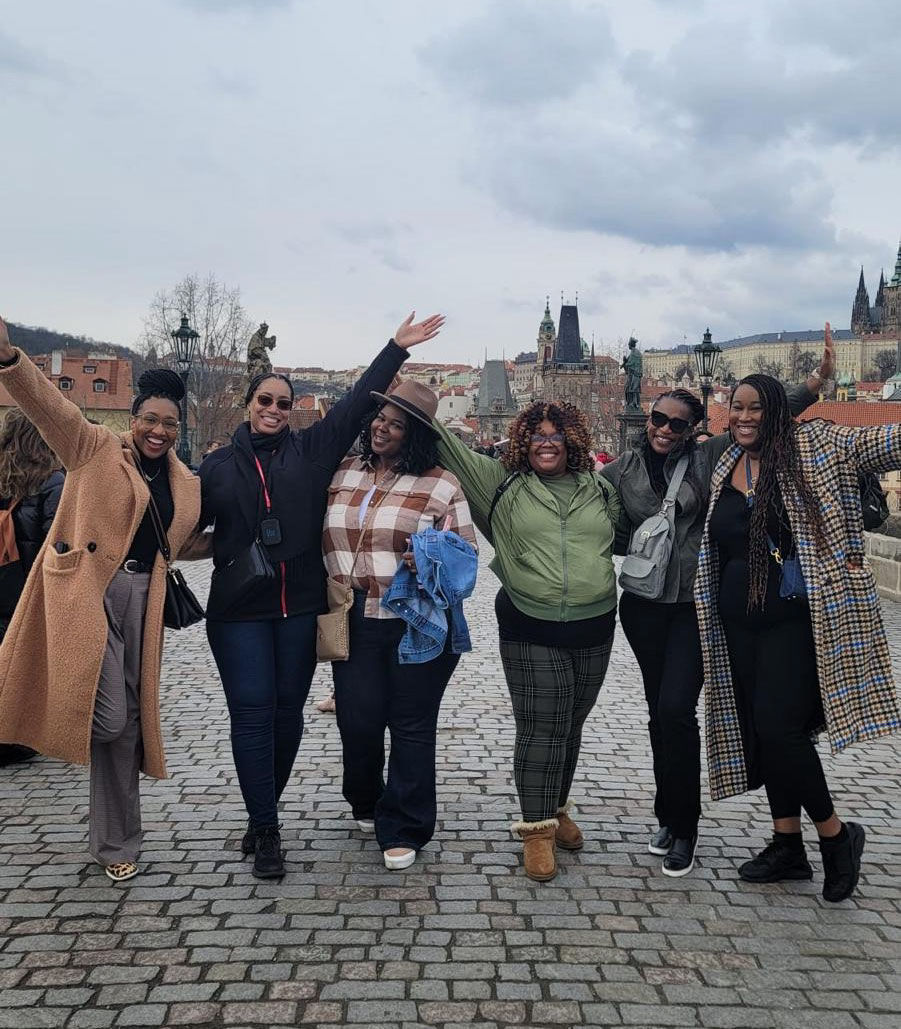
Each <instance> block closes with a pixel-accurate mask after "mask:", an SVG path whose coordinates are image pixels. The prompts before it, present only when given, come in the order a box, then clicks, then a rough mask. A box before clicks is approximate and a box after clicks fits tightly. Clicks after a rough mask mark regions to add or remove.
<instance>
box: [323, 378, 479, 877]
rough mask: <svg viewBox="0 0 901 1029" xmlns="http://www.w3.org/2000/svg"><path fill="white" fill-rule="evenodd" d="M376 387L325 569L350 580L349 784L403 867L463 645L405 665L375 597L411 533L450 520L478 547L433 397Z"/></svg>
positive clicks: (331, 530) (345, 674)
mask: <svg viewBox="0 0 901 1029" xmlns="http://www.w3.org/2000/svg"><path fill="white" fill-rule="evenodd" d="M373 397H374V398H375V399H376V400H378V401H380V404H379V407H378V409H377V410H375V411H374V412H373V413H372V414H371V415H370V416H369V417H367V418H366V419H365V420H364V427H363V431H362V433H361V435H360V448H361V456H359V457H348V458H347V459H345V460H344V461H343V462H342V463H341V465H340V466H339V468H338V471H337V472H336V473H335V477H334V478H333V479H332V484H331V486H330V487H329V502H328V508H327V510H326V515H325V524H324V527H323V537H322V544H323V553H324V555H325V564H326V570H327V571H328V574H329V575H330V576H333V577H335V578H338V579H340V580H341V581H343V582H346V583H349V584H350V585H351V586H352V587H353V590H354V605H353V607H352V609H351V612H350V623H349V624H350V648H349V649H350V657H349V659H348V660H347V661H344V662H335V663H333V664H332V674H333V675H334V680H335V707H336V714H337V716H338V729H339V731H340V733H341V745H342V748H343V755H344V781H343V787H342V788H343V793H344V796H345V798H346V800H347V801H348V803H349V804H350V806H351V810H352V812H353V816H354V818H355V819H356V820H357V824H358V826H359V827H360V829H361V830H362V831H363V832H365V833H371V832H374V833H375V834H376V837H377V839H378V842H379V846H380V847H381V849H382V851H383V854H384V860H385V866H386V867H387V868H391V869H398V868H407V867H408V866H409V865H411V864H412V863H413V862H414V861H415V860H416V854H417V851H419V850H420V849H421V848H422V847H424V846H425V845H426V844H427V843H428V842H429V840H430V839H431V838H432V835H433V833H434V831H435V819H436V814H437V811H436V799H435V738H436V735H437V727H438V711H439V708H440V706H441V699H442V697H443V696H444V690H445V688H446V686H447V684H448V682H449V680H450V677H451V675H452V674H453V671H454V669H455V668H456V667H457V662H458V661H459V660H460V655H459V654H455V653H453V651H452V649H451V633H450V632H448V635H447V645H446V646H445V649H444V652H443V653H442V654H440V655H439V656H438V657H437V658H435V659H433V660H432V661H427V662H424V663H421V664H401V663H400V661H399V660H398V653H397V648H398V644H399V643H400V641H401V638H402V636H403V635H404V632H405V631H406V628H407V623H406V622H405V621H404V620H403V619H401V618H398V617H396V616H395V615H393V614H392V613H391V612H390V611H389V610H388V609H387V608H385V607H382V606H381V603H380V602H381V599H382V597H383V596H384V595H385V593H386V592H387V590H388V587H389V586H390V585H391V581H392V579H393V578H394V573H395V572H396V571H397V568H398V565H399V564H400V562H401V561H406V563H407V564H408V566H410V567H413V557H412V554H411V553H410V551H409V542H410V537H412V536H413V535H414V534H415V533H417V532H420V531H421V530H423V529H427V528H438V529H441V530H449V529H450V530H453V531H454V532H456V533H457V534H458V535H459V536H461V537H462V538H463V539H464V540H466V541H468V542H469V543H471V544H472V545H473V547H474V546H475V545H476V536H475V529H474V528H473V524H472V518H471V516H470V513H469V505H468V504H467V503H466V499H465V497H464V496H463V491H462V490H461V488H460V483H459V482H458V481H457V479H456V477H455V476H453V475H452V474H451V473H450V472H448V471H445V470H444V469H443V468H440V467H439V466H438V454H437V449H436V436H435V433H434V431H433V430H432V428H431V418H432V416H433V415H434V414H435V411H436V409H437V406H438V398H437V397H436V396H435V394H434V393H433V392H432V391H431V390H430V389H428V388H427V387H425V386H422V385H420V384H419V383H416V382H413V381H406V382H403V383H401V384H400V385H399V386H398V387H397V388H396V389H395V390H394V391H392V393H391V394H390V395H389V396H388V397H386V396H384V395H382V394H380V393H373ZM389 398H390V399H389ZM386 727H387V728H388V730H389V732H390V733H391V755H390V758H389V760H388V776H387V781H386V780H385V778H384V777H383V772H384V767H385V728H386Z"/></svg>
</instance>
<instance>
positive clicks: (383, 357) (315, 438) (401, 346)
mask: <svg viewBox="0 0 901 1029" xmlns="http://www.w3.org/2000/svg"><path fill="white" fill-rule="evenodd" d="M415 315H416V312H415V311H414V312H412V314H410V316H409V317H408V318H407V319H406V320H405V321H404V322H403V323H402V324H401V325H400V326H399V327H398V330H397V332H396V333H395V334H394V337H393V338H392V339H391V340H389V341H388V345H387V346H386V347H384V348H383V349H382V350H381V351H380V352H379V353H378V354H376V357H375V360H374V361H373V362H372V364H371V365H370V366H369V367H368V368H367V369H366V371H365V372H363V374H362V375H361V376H360V378H359V379H358V380H357V383H356V385H355V386H354V388H353V389H352V390H351V391H350V393H349V394H348V395H347V396H346V397H342V399H341V400H339V401H338V403H337V404H335V406H334V407H333V408H332V409H331V410H330V411H329V412H328V414H326V416H325V417H324V418H323V419H322V421H320V422H315V423H314V424H313V425H312V426H311V427H310V428H309V429H305V430H304V431H303V432H302V433H301V441H302V445H303V447H304V448H305V449H306V450H307V451H308V452H310V453H311V454H315V455H317V456H320V455H321V457H322V458H323V459H324V460H325V461H326V462H327V463H332V464H335V465H336V466H337V464H338V463H339V462H340V461H341V459H342V458H343V457H344V455H345V454H346V453H347V451H348V450H350V448H351V446H352V445H353V442H354V440H355V439H356V438H357V436H358V435H359V433H360V423H361V422H362V420H363V418H364V417H365V416H366V413H367V412H368V411H369V410H370V409H371V408H372V407H373V400H372V397H371V396H370V395H369V394H370V393H371V392H372V391H373V390H375V392H377V393H384V392H386V390H387V389H388V387H389V386H390V385H391V382H392V380H393V379H394V376H395V375H397V372H398V370H399V368H400V366H401V365H402V364H403V363H404V361H406V359H407V356H408V351H409V349H410V347H415V346H416V345H417V344H419V343H424V342H425V341H426V340H430V339H434V337H435V336H437V335H438V333H439V332H440V331H441V326H442V325H443V324H444V317H443V316H442V315H439V314H433V315H432V316H431V317H430V318H426V319H425V320H424V321H421V322H416V323H414V322H413V318H414V317H415Z"/></svg>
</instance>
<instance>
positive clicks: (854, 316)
mask: <svg viewBox="0 0 901 1029" xmlns="http://www.w3.org/2000/svg"><path fill="white" fill-rule="evenodd" d="M851 331H852V332H853V333H854V335H855V336H862V335H863V334H864V333H867V332H869V331H870V294H869V293H868V292H867V285H866V283H865V282H864V280H863V268H862V267H861V269H860V281H859V282H858V283H857V293H856V295H855V297H854V306H853V307H852V308H851Z"/></svg>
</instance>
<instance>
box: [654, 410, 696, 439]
mask: <svg viewBox="0 0 901 1029" xmlns="http://www.w3.org/2000/svg"><path fill="white" fill-rule="evenodd" d="M651 425H653V426H654V428H655V429H662V428H663V427H664V426H665V425H668V426H669V427H670V430H671V431H672V432H674V433H675V434H676V435H677V436H678V435H680V434H681V433H683V432H685V430H686V429H688V428H690V427H691V422H690V421H688V420H687V419H686V418H668V417H667V416H666V415H665V414H664V413H663V412H662V411H651Z"/></svg>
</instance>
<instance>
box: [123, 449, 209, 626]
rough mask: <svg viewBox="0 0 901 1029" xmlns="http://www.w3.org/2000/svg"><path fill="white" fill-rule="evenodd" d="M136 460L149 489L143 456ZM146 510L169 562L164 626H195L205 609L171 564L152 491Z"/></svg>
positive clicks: (166, 539) (161, 551) (167, 562)
mask: <svg viewBox="0 0 901 1029" xmlns="http://www.w3.org/2000/svg"><path fill="white" fill-rule="evenodd" d="M135 463H136V464H137V466H138V471H139V472H140V473H141V477H142V478H143V479H144V482H146V483H147V488H148V489H149V488H150V481H149V479H148V478H147V476H146V475H145V474H144V469H143V468H142V467H141V461H140V458H138V459H137V460H136V462H135ZM147 510H148V511H149V512H150V521H151V523H152V524H153V531H154V532H155V533H156V541H157V544H158V545H159V548H160V553H161V554H162V555H163V560H164V561H165V562H166V600H165V602H164V604H163V625H165V626H166V628H167V629H187V628H188V626H189V625H196V624H197V622H202V621H203V618H204V612H203V608H202V607H201V605H200V601H199V600H198V599H197V597H195V596H194V594H193V592H192V591H191V588H190V587H189V586H188V584H187V583H186V582H185V577H184V576H183V575H182V574H181V571H180V570H179V569H178V568H173V567H172V564H171V560H170V559H171V556H172V552H171V550H170V548H169V537H168V536H167V535H166V530H165V528H164V527H163V520H162V518H160V513H159V510H158V509H157V506H156V501H155V500H154V499H153V494H152V493H151V494H150V503H149V504H148V505H147Z"/></svg>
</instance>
